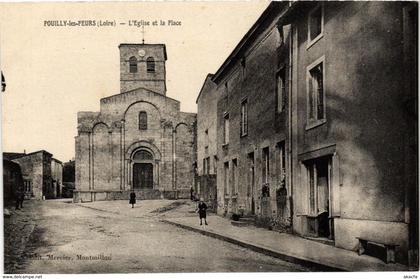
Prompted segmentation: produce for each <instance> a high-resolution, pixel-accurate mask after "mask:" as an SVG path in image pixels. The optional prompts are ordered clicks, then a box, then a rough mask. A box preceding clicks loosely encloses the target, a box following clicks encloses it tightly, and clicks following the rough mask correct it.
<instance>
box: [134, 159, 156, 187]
mask: <svg viewBox="0 0 420 279" xmlns="http://www.w3.org/2000/svg"><path fill="white" fill-rule="evenodd" d="M133 188H134V189H152V188H153V164H151V163H134V165H133Z"/></svg>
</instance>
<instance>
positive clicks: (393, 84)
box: [197, 1, 418, 265]
mask: <svg viewBox="0 0 420 279" xmlns="http://www.w3.org/2000/svg"><path fill="white" fill-rule="evenodd" d="M416 59H417V3H403V2H299V1H298V2H293V3H292V2H291V3H289V2H273V3H271V4H270V5H269V7H268V8H267V9H266V10H265V11H264V13H263V14H262V16H261V17H260V18H259V19H258V20H257V22H256V23H255V24H254V25H253V26H252V27H251V29H250V30H249V32H248V33H247V34H246V35H245V36H244V37H243V39H242V40H241V41H240V42H239V44H238V45H237V47H236V48H235V49H234V50H233V52H232V53H231V55H230V56H229V57H228V58H227V59H226V61H225V62H224V63H223V64H222V66H221V67H220V68H219V69H218V71H217V72H216V73H215V74H214V76H213V77H212V81H213V82H214V83H215V84H216V89H215V90H216V92H217V94H219V97H218V101H217V137H216V141H217V157H218V159H219V160H218V163H217V173H218V176H217V191H218V195H217V196H218V213H219V214H233V213H237V214H241V213H243V214H244V215H255V216H256V217H257V219H259V220H267V222H268V223H269V224H270V225H273V224H274V226H278V227H280V228H283V229H284V228H290V229H291V230H292V231H293V233H296V234H299V235H301V236H303V237H309V238H311V239H314V240H319V241H323V242H330V243H331V244H333V245H335V246H337V247H340V248H345V249H349V250H355V249H356V248H357V246H358V240H357V237H363V238H370V239H377V240H378V241H382V242H392V243H395V244H398V245H399V246H398V247H397V255H396V256H397V261H399V262H403V263H407V261H408V260H410V264H412V265H418V258H417V254H418V186H417V178H418V176H417V169H416V166H417V165H416V160H417V153H418V148H417V136H416V135H417V107H416V105H415V104H416V103H417V64H416V62H415V61H417V60H416ZM198 119H201V118H200V116H198ZM197 125H198V126H201V125H202V123H200V122H198V124H197ZM197 149H198V150H201V149H202V146H201V143H200V142H198V147H197Z"/></svg>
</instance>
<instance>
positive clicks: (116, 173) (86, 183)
mask: <svg viewBox="0 0 420 279" xmlns="http://www.w3.org/2000/svg"><path fill="white" fill-rule="evenodd" d="M119 50H120V85H121V86H120V87H121V93H120V94H117V95H113V96H109V97H106V98H103V99H101V101H100V111H99V112H79V113H78V136H77V137H76V190H75V192H74V201H75V202H79V201H95V200H108V199H127V198H128V195H129V192H130V191H131V190H134V191H136V192H137V197H138V198H140V199H152V198H176V197H182V196H186V195H187V194H188V193H189V189H190V187H192V186H193V185H194V168H193V164H194V160H195V152H196V149H195V131H196V114H194V113H186V112H181V111H180V103H179V101H177V100H174V99H172V98H169V97H167V96H166V70H165V62H166V59H167V56H166V47H165V45H163V44H121V45H120V46H119Z"/></svg>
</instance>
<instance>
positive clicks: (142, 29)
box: [141, 25, 145, 44]
mask: <svg viewBox="0 0 420 279" xmlns="http://www.w3.org/2000/svg"><path fill="white" fill-rule="evenodd" d="M141 33H142V37H143V38H142V40H141V41H142V43H143V44H144V33H145V32H144V25H142V26H141Z"/></svg>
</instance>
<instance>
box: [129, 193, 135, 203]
mask: <svg viewBox="0 0 420 279" xmlns="http://www.w3.org/2000/svg"><path fill="white" fill-rule="evenodd" d="M135 203H136V194H135V193H130V204H135Z"/></svg>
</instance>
